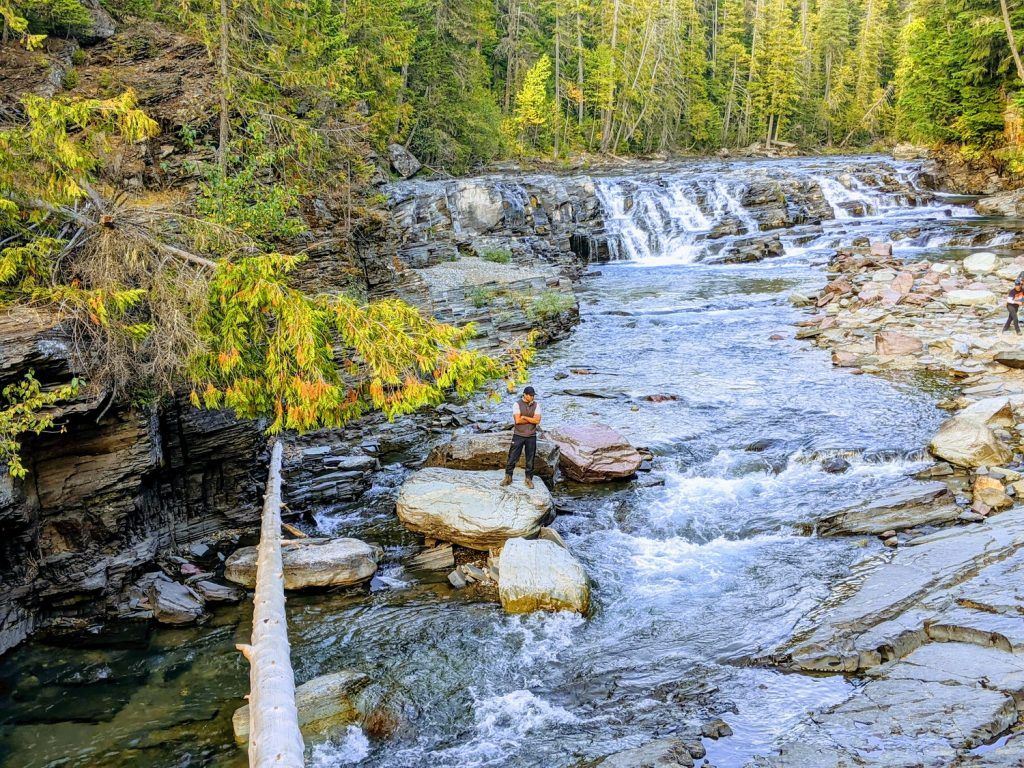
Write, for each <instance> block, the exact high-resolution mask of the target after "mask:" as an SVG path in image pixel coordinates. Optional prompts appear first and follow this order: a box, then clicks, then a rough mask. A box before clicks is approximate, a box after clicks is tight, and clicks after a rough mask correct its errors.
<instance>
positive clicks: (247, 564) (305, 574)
mask: <svg viewBox="0 0 1024 768" xmlns="http://www.w3.org/2000/svg"><path fill="white" fill-rule="evenodd" d="M256 556H257V549H256V547H243V548H242V549H239V550H236V551H235V552H234V554H232V555H231V557H229V558H228V559H227V562H226V563H225V565H224V577H225V578H226V579H227V580H228V581H232V582H234V583H235V584H240V585H242V586H243V587H245V588H246V589H253V588H254V587H255V586H256ZM379 559H380V548H379V547H375V546H373V545H371V544H367V543H366V542H365V541H360V540H359V539H349V538H339V539H322V538H309V539H294V540H290V541H283V542H281V560H282V563H283V565H284V588H285V589H291V590H298V589H321V588H325V587H347V586H351V585H354V584H360V583H362V582H364V581H367V580H368V579H370V578H371V577H372V576H373V574H374V573H376V572H377V561H378V560H379Z"/></svg>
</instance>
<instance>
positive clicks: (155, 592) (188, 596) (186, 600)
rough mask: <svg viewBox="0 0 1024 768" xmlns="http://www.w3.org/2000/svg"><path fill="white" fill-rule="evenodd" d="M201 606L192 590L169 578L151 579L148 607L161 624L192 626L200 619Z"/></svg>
mask: <svg viewBox="0 0 1024 768" xmlns="http://www.w3.org/2000/svg"><path fill="white" fill-rule="evenodd" d="M203 605H204V603H203V598H202V597H200V596H199V594H198V593H197V592H196V591H195V590H194V589H192V588H191V587H187V586H185V585H184V584H179V583H178V582H177V581H172V580H171V579H169V578H166V577H165V578H156V579H153V581H152V583H151V584H150V585H149V606H150V609H151V610H152V611H153V618H154V619H156V620H157V621H159V622H160V623H161V624H192V623H194V622H196V621H198V620H199V619H200V618H202V616H203V614H204V612H205V611H204V608H203Z"/></svg>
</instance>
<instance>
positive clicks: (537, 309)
mask: <svg viewBox="0 0 1024 768" xmlns="http://www.w3.org/2000/svg"><path fill="white" fill-rule="evenodd" d="M575 306H576V299H575V298H574V297H573V295H572V294H571V293H562V292H561V291H553V290H549V291H544V292H543V293H541V294H539V295H538V296H534V297H533V298H532V299H530V301H529V302H528V303H527V304H526V316H527V317H528V318H530V319H531V320H548V319H550V318H553V317H558V315H561V314H562V313H563V312H568V311H569V310H571V309H573V308H574V307H575Z"/></svg>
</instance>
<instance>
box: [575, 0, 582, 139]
mask: <svg viewBox="0 0 1024 768" xmlns="http://www.w3.org/2000/svg"><path fill="white" fill-rule="evenodd" d="M582 16H583V14H582V12H581V11H580V4H579V0H577V2H576V87H577V88H579V91H580V92H579V102H578V103H577V104H576V122H577V124H578V125H583V19H582Z"/></svg>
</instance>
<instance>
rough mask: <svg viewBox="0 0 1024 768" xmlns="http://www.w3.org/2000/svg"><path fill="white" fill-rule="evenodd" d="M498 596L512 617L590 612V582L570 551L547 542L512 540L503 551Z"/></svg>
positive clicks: (543, 540) (542, 540) (541, 540)
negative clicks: (521, 614) (532, 613)
mask: <svg viewBox="0 0 1024 768" xmlns="http://www.w3.org/2000/svg"><path fill="white" fill-rule="evenodd" d="M499 573H500V576H499V578H498V596H499V597H500V598H501V607H502V608H504V609H505V610H506V611H507V612H508V613H529V612H531V611H538V610H547V611H576V612H577V613H582V614H586V613H587V611H589V610H590V582H589V580H588V579H587V573H586V571H584V570H583V566H582V565H580V564H579V562H577V560H576V558H574V557H573V556H572V555H571V554H569V551H568V550H567V549H565V548H564V547H560V546H559V545H558V544H556V543H555V542H553V541H548V540H545V539H534V540H532V541H528V540H526V539H509V540H508V541H507V542H505V546H504V548H503V549H502V550H501V561H500V565H499Z"/></svg>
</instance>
